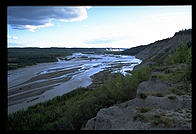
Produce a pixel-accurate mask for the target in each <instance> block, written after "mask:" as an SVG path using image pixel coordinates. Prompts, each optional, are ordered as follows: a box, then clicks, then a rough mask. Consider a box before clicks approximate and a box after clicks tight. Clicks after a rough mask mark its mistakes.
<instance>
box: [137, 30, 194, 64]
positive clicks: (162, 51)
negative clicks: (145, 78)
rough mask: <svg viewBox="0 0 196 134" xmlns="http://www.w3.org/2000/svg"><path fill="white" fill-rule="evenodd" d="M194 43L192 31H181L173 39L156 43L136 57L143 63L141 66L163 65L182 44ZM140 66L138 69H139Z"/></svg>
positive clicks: (148, 46)
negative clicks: (165, 59)
mask: <svg viewBox="0 0 196 134" xmlns="http://www.w3.org/2000/svg"><path fill="white" fill-rule="evenodd" d="M191 41H192V29H189V30H184V31H179V32H177V33H175V35H174V36H173V37H171V38H167V39H163V40H160V41H156V42H154V43H151V44H149V45H147V46H146V48H145V49H144V50H142V51H140V52H139V53H137V54H136V57H137V58H139V59H141V60H142V61H143V62H142V64H140V65H139V66H145V65H152V64H154V63H157V62H158V63H161V62H162V61H163V59H164V58H165V57H166V56H167V55H168V54H169V53H170V52H173V51H174V50H175V49H176V47H178V46H179V45H180V44H181V43H187V44H189V43H190V42H191ZM139 66H138V67H139Z"/></svg>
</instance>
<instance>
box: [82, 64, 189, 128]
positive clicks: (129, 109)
mask: <svg viewBox="0 0 196 134" xmlns="http://www.w3.org/2000/svg"><path fill="white" fill-rule="evenodd" d="M176 68H179V65H178V64H177V65H176V66H174V65H173V66H170V69H174V70H175V69H176ZM166 69H168V67H162V68H159V69H158V68H157V69H153V71H152V72H151V76H150V78H149V80H148V81H144V82H141V83H140V84H139V85H138V88H137V96H136V98H134V99H132V100H129V101H126V102H124V103H121V104H116V105H114V106H112V107H109V108H103V109H100V111H99V112H98V113H97V115H96V116H95V117H94V118H92V119H90V120H88V122H87V124H86V126H85V128H84V129H85V130H191V129H192V113H191V111H192V97H191V95H189V94H184V95H178V94H175V93H173V92H171V89H173V88H176V87H179V86H181V82H175V84H173V83H172V81H169V82H168V81H165V80H160V79H158V78H157V77H155V76H156V75H158V74H161V73H164V72H165V70H166Z"/></svg>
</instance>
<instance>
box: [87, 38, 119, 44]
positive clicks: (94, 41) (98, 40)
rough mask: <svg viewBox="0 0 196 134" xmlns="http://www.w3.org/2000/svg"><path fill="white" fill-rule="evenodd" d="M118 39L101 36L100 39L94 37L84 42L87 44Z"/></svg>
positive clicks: (103, 42)
mask: <svg viewBox="0 0 196 134" xmlns="http://www.w3.org/2000/svg"><path fill="white" fill-rule="evenodd" d="M117 40H118V39H115V38H105V39H104V38H99V39H92V40H86V41H84V43H86V44H105V43H112V42H115V41H117Z"/></svg>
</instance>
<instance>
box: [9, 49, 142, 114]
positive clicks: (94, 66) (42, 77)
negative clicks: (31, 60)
mask: <svg viewBox="0 0 196 134" xmlns="http://www.w3.org/2000/svg"><path fill="white" fill-rule="evenodd" d="M141 62H142V61H141V60H140V59H137V58H135V56H125V55H112V54H104V55H99V54H83V53H74V54H72V55H71V56H67V57H66V59H63V58H59V59H58V62H53V63H41V64H37V65H34V66H27V67H24V68H19V69H16V70H11V71H8V113H13V112H16V111H17V110H20V109H26V108H28V107H29V106H32V105H35V104H37V103H40V102H44V101H47V100H49V99H52V98H54V97H55V96H61V95H63V94H66V93H68V92H70V91H72V90H74V89H76V88H78V87H87V86H89V85H90V84H91V83H92V79H91V76H92V75H94V74H96V73H98V72H100V71H103V70H105V69H108V68H110V69H111V68H112V69H113V73H116V72H120V73H122V74H123V75H128V73H127V70H133V68H134V66H136V65H138V64H140V63H141ZM118 65H121V66H120V68H119V66H118Z"/></svg>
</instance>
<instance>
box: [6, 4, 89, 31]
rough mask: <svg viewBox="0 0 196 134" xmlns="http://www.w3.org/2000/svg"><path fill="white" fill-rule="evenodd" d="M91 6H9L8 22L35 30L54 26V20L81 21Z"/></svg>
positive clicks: (14, 26) (20, 27)
mask: <svg viewBox="0 0 196 134" xmlns="http://www.w3.org/2000/svg"><path fill="white" fill-rule="evenodd" d="M89 8H90V7H84V6H70V7H61V6H60V7H51V6H34V7H33V6H14V7H8V18H7V19H8V24H10V25H11V26H12V28H14V29H19V30H24V29H29V30H30V31H32V32H33V31H35V29H40V28H44V27H49V26H52V25H53V24H52V20H59V21H63V22H73V21H81V20H84V19H86V18H87V17H88V15H87V11H86V9H89Z"/></svg>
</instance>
